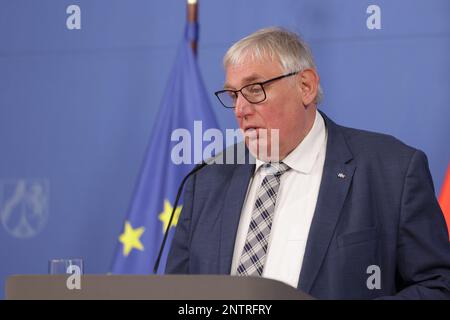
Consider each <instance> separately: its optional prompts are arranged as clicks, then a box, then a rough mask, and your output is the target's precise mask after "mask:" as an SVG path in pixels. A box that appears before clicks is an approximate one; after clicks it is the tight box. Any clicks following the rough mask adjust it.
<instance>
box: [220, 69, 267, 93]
mask: <svg viewBox="0 0 450 320" xmlns="http://www.w3.org/2000/svg"><path fill="white" fill-rule="evenodd" d="M262 79H264V78H263V76H261V75H259V74H257V73H254V74H251V75H249V76H247V77H245V78H244V79H242V83H243V84H244V86H245V85H247V84H250V83H252V82H255V81H261V80H262ZM223 88H224V89H225V90H227V89H231V90H234V89H235V88H234V87H233V86H231V85H230V84H228V83H226V82H225V84H224V85H223Z"/></svg>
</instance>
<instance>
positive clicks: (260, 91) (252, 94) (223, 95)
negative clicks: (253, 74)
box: [214, 71, 300, 109]
mask: <svg viewBox="0 0 450 320" xmlns="http://www.w3.org/2000/svg"><path fill="white" fill-rule="evenodd" d="M299 72H300V71H295V72H291V73H288V74H283V75H281V76H279V77H276V78H272V79H269V80H266V81H263V82H256V83H251V84H247V85H245V86H243V87H242V88H241V89H239V90H220V91H216V92H214V94H215V95H216V97H217V99H219V101H220V103H221V104H222V105H223V106H224V107H225V108H229V109H234V108H235V106H236V100H237V97H238V93H239V92H240V93H241V94H242V96H243V97H244V98H245V100H247V101H248V102H250V103H253V104H256V103H261V102H263V101H264V100H266V98H267V95H266V91H265V90H264V86H265V85H266V84H268V83H270V82H274V81H276V80H280V79H283V78H286V77H290V76H293V75H296V74H297V73H299Z"/></svg>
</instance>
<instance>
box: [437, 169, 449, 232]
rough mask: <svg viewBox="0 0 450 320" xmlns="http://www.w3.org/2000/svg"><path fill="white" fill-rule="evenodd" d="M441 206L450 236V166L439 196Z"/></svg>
mask: <svg viewBox="0 0 450 320" xmlns="http://www.w3.org/2000/svg"><path fill="white" fill-rule="evenodd" d="M439 204H440V205H441V209H442V211H443V212H444V217H445V221H447V227H448V230H449V234H450V164H449V165H448V168H447V175H446V177H445V180H444V183H443V184H442V189H441V194H440V195H439Z"/></svg>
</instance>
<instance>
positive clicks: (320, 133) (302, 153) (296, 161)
mask: <svg viewBox="0 0 450 320" xmlns="http://www.w3.org/2000/svg"><path fill="white" fill-rule="evenodd" d="M325 140H326V129H325V122H324V120H323V118H322V116H321V114H320V112H318V111H317V110H316V118H315V120H314V124H313V126H312V128H311V130H310V131H309V132H308V134H307V135H306V137H305V138H304V139H303V140H302V141H301V142H300V143H299V144H298V146H297V147H295V149H294V150H292V151H291V153H289V154H288V155H287V157H286V158H284V159H283V162H284V163H285V164H287V165H288V166H289V167H290V168H291V169H292V170H294V171H298V172H301V173H305V174H308V173H310V172H311V170H312V168H313V166H314V164H315V162H316V159H317V157H318V156H319V153H320V150H321V147H322V146H323V144H324V143H325ZM265 163H266V162H264V161H261V160H259V159H256V168H255V172H257V171H258V170H259V168H260V167H261V166H262V165H263V164H265Z"/></svg>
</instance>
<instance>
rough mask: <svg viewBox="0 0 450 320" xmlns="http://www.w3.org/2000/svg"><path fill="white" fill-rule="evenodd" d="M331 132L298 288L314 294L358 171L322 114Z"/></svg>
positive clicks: (342, 140)
mask: <svg viewBox="0 0 450 320" xmlns="http://www.w3.org/2000/svg"><path fill="white" fill-rule="evenodd" d="M321 114H322V116H323V118H324V120H325V124H326V127H327V132H328V138H327V139H328V141H327V149H326V157H325V163H324V168H323V173H322V181H321V185H320V191H319V196H318V199H317V204H316V209H315V213H314V217H313V220H312V223H311V228H310V231H309V236H308V241H307V244H306V249H305V256H304V258H303V266H302V269H301V273H300V279H299V283H298V288H299V289H301V290H303V291H305V292H310V290H311V288H312V285H313V284H314V281H315V279H316V277H317V274H318V272H319V270H320V267H321V265H322V262H323V260H324V258H325V255H326V252H327V250H328V247H329V245H330V241H331V239H332V237H333V234H334V229H335V227H336V224H337V222H338V220H339V215H340V213H341V210H342V207H343V204H344V201H345V198H346V196H347V193H348V191H349V187H350V184H351V181H352V178H353V173H354V171H355V164H354V162H352V161H351V159H352V154H351V152H350V150H349V148H348V146H347V143H346V141H345V137H344V136H343V134H342V132H341V131H340V130H339V127H338V126H337V125H336V124H335V123H333V122H332V121H331V120H329V119H328V118H327V117H326V116H325V115H324V114H323V113H321Z"/></svg>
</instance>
